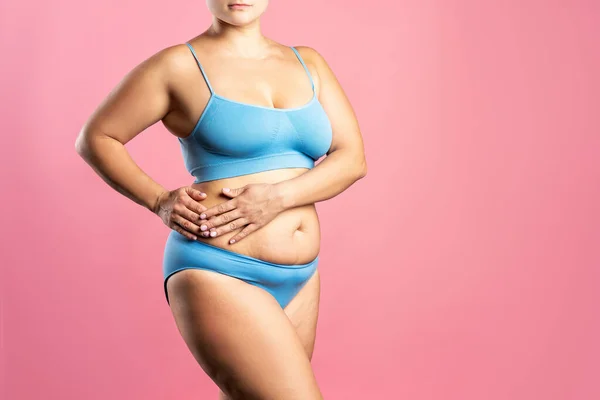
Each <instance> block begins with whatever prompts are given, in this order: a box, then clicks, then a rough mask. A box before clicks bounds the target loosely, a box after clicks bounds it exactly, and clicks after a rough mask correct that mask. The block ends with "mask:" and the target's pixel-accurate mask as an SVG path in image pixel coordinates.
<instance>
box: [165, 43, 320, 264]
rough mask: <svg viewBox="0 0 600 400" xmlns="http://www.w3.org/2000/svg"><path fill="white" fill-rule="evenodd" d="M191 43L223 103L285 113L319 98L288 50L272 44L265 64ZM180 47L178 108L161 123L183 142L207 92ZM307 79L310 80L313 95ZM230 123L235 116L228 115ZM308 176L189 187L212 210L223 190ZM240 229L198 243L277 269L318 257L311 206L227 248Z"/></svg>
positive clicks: (295, 171) (280, 172)
mask: <svg viewBox="0 0 600 400" xmlns="http://www.w3.org/2000/svg"><path fill="white" fill-rule="evenodd" d="M201 36H202V35H201ZM189 43H190V44H191V45H193V47H194V48H195V49H196V54H197V56H198V57H199V59H200V60H201V64H202V66H203V69H204V72H205V74H206V75H207V77H208V79H209V82H210V86H211V88H210V89H212V90H213V93H215V94H218V96H219V97H221V98H223V99H231V100H232V101H235V102H239V103H245V104H248V105H258V106H261V107H269V108H270V107H274V108H278V109H283V112H285V109H294V108H299V107H302V106H304V105H305V104H308V103H309V102H310V99H311V98H312V97H313V94H314V95H315V96H316V93H318V77H317V76H316V73H315V71H314V69H313V68H312V66H311V65H310V63H307V62H306V61H307V60H306V59H304V62H305V63H306V66H307V68H308V69H309V70H311V76H310V77H307V76H306V71H305V70H304V69H303V67H302V65H301V64H300V63H299V61H298V59H297V58H296V56H295V55H294V54H293V53H292V54H290V52H289V50H288V48H286V46H282V45H278V44H276V43H274V42H272V43H271V45H270V46H269V52H268V53H269V54H268V56H267V57H265V58H264V59H255V58H253V57H251V56H250V58H243V59H239V58H238V57H237V56H235V55H232V54H230V53H229V52H228V51H227V50H225V48H224V47H223V46H221V45H220V44H219V43H218V42H215V41H214V40H212V39H211V38H206V37H198V38H196V39H194V40H191V41H189ZM182 47H183V48H182ZM182 47H179V46H178V47H177V49H176V51H175V50H174V52H173V53H174V56H175V57H177V58H178V65H180V68H181V70H179V71H177V72H178V74H177V78H176V79H175V88H174V94H175V96H174V98H175V99H176V104H177V105H176V107H174V109H173V111H172V112H171V113H169V114H168V115H167V116H166V117H165V118H164V119H163V123H164V125H165V126H166V127H167V129H168V130H169V131H171V133H173V134H174V135H175V136H177V137H179V138H180V139H183V140H186V138H188V137H189V136H190V132H192V130H193V129H194V127H195V125H196V123H197V121H198V120H199V117H200V116H201V115H203V112H204V111H205V108H206V106H207V104H208V103H209V100H210V99H211V91H210V89H209V87H208V86H207V84H206V82H205V80H204V78H203V76H202V74H201V73H200V71H199V70H198V66H197V65H196V63H195V61H194V59H193V58H192V56H191V54H189V51H188V50H187V49H186V48H185V46H182ZM186 52H188V53H187V54H186ZM310 78H312V80H313V81H314V87H315V92H314V93H313V90H312V89H311V81H310ZM269 103H271V104H269ZM257 111H258V110H257ZM265 113H266V114H265V115H268V110H265ZM232 118H235V116H234V115H232ZM307 171H308V169H306V168H281V169H273V170H268V171H260V172H256V173H249V174H244V175H239V176H233V177H225V178H222V179H214V180H209V181H205V182H199V183H194V184H193V185H192V186H193V187H194V188H196V189H198V190H201V191H202V192H205V193H206V194H207V198H206V200H204V201H202V204H203V205H204V206H205V207H207V208H210V207H212V206H214V205H216V204H219V203H221V202H224V201H228V200H229V198H227V197H226V196H224V195H222V194H221V189H222V188H224V187H229V188H239V187H242V186H244V185H246V184H250V183H277V182H281V181H284V180H288V179H292V178H294V177H296V176H299V175H301V174H303V173H306V172H307ZM241 229H243V227H241V228H238V229H236V230H234V231H231V232H227V233H225V234H222V235H220V236H218V237H215V238H204V237H201V236H199V237H198V240H199V241H202V242H206V243H209V244H211V245H214V246H218V247H222V248H225V249H227V250H230V251H234V252H237V253H242V254H246V255H249V256H252V257H255V258H259V259H263V260H267V261H270V262H275V263H281V264H299V263H306V262H309V261H311V260H313V259H314V258H315V257H316V256H317V255H318V253H319V249H320V226H319V219H318V216H317V212H316V208H315V206H314V204H310V205H305V206H301V207H295V208H292V209H289V210H286V211H284V212H282V213H280V214H279V215H277V216H276V217H275V218H274V219H273V220H272V221H271V222H270V223H268V224H267V225H265V226H263V227H261V228H260V229H258V230H256V231H254V232H252V233H251V234H250V235H248V236H247V237H245V238H244V239H243V240H241V241H239V242H237V243H235V244H233V245H231V244H229V243H228V241H229V239H230V238H231V237H233V236H234V235H235V234H236V233H238V232H239V231H240V230H241Z"/></svg>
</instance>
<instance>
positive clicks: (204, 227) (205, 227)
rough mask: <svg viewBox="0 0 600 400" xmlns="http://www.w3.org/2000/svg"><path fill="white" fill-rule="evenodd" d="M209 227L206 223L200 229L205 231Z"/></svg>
mask: <svg viewBox="0 0 600 400" xmlns="http://www.w3.org/2000/svg"><path fill="white" fill-rule="evenodd" d="M207 229H208V226H206V225H200V230H201V231H205V230H207Z"/></svg>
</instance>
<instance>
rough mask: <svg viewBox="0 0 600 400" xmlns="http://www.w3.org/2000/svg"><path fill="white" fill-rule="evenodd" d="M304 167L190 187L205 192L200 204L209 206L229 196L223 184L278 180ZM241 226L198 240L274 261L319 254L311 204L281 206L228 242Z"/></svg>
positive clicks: (299, 260)
mask: <svg viewBox="0 0 600 400" xmlns="http://www.w3.org/2000/svg"><path fill="white" fill-rule="evenodd" d="M306 171H308V170H307V169H306V168H285V169H278V170H272V171H264V172H259V173H255V174H249V175H241V176H236V177H233V178H226V179H218V180H214V181H207V182H201V183H195V184H193V185H192V187H194V188H195V189H198V190H200V191H202V192H204V193H206V194H207V197H206V200H203V201H202V202H201V204H202V205H203V206H205V207H206V208H211V207H212V206H214V205H217V204H219V203H222V202H224V201H228V200H230V199H229V198H228V197H226V196H224V195H223V194H221V193H222V192H221V190H222V188H224V187H228V188H238V187H242V186H244V185H247V184H250V183H278V182H281V181H284V180H288V179H292V178H294V177H296V176H299V175H302V174H303V173H305V172H306ZM243 228H244V227H240V228H238V229H236V230H233V231H231V232H227V233H225V234H222V235H220V236H217V237H214V238H212V237H208V238H205V237H201V236H198V241H199V242H206V243H208V244H211V245H213V246H217V247H221V248H223V249H226V250H229V251H233V252H236V253H240V254H245V255H248V256H250V257H254V258H258V259H261V260H265V261H269V262H273V263H278V264H305V263H308V262H310V261H312V260H314V259H315V257H316V256H317V255H318V254H319V249H320V242H321V232H320V226H319V218H318V216H317V210H316V208H315V205H314V204H309V205H305V206H300V207H295V208H292V209H289V210H285V211H283V212H282V213H280V214H279V215H277V216H276V217H275V218H274V219H273V220H272V221H271V222H269V223H268V224H267V225H265V226H263V227H262V228H259V229H257V230H255V231H254V232H251V233H250V234H249V235H248V236H246V237H245V238H244V239H242V240H240V241H239V242H236V243H234V244H229V239H230V238H232V237H233V236H235V234H237V233H238V232H240V231H241V230H242V229H243Z"/></svg>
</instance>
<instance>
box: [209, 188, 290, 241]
mask: <svg viewBox="0 0 600 400" xmlns="http://www.w3.org/2000/svg"><path fill="white" fill-rule="evenodd" d="M222 193H223V194H224V195H225V196H227V197H230V198H231V200H227V201H224V202H223V203H220V204H217V205H215V206H213V207H211V208H208V209H207V210H205V211H204V212H203V213H202V214H201V215H200V218H201V220H200V229H201V230H202V231H203V233H201V235H202V236H203V237H217V236H220V235H222V234H224V233H227V232H231V231H233V230H235V229H238V228H241V227H244V226H245V228H244V229H242V230H241V231H240V232H238V234H237V235H235V236H234V237H232V238H231V239H230V240H229V243H230V244H233V243H236V242H239V241H240V240H242V239H243V238H245V237H246V236H248V234H250V233H252V232H254V231H255V230H257V229H259V228H261V227H263V226H265V225H266V224H268V223H269V222H270V221H271V220H273V218H275V217H276V216H277V215H278V214H279V213H280V212H282V211H283V210H284V207H283V204H282V201H281V199H280V197H279V196H278V195H277V191H276V189H275V187H274V185H273V184H270V183H251V184H248V185H246V186H243V187H241V188H237V189H228V188H223V189H222ZM204 227H206V228H204ZM206 232H209V235H210V236H209V235H208V234H207V233H206Z"/></svg>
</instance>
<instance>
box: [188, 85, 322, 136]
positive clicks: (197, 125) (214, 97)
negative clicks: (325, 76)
mask: <svg viewBox="0 0 600 400" xmlns="http://www.w3.org/2000/svg"><path fill="white" fill-rule="evenodd" d="M215 99H219V100H221V101H224V102H226V103H232V104H238V105H241V106H244V107H251V108H256V109H259V110H269V111H275V112H291V111H300V110H304V109H306V108H309V107H310V106H312V105H313V103H320V102H319V99H318V98H317V93H316V92H315V91H313V96H312V98H311V99H310V100H309V101H308V103H306V104H303V105H301V106H298V107H292V108H275V107H268V106H261V105H259V104H250V103H244V102H241V101H237V100H233V99H228V98H227V97H223V96H221V95H219V94H216V93H214V92H213V93H211V95H210V97H209V98H208V102H207V103H206V106H204V110H203V111H202V113H201V114H200V117H198V120H197V121H196V124H195V125H194V129H192V131H191V132H190V133H189V134H188V135H187V136H185V137H178V138H177V140H178V141H180V142H184V141H188V140H189V139H191V138H193V137H194V136H195V135H196V131H197V130H198V128H200V125H201V124H202V121H203V120H204V117H205V116H206V114H207V112H208V109H209V108H210V106H211V105H212V103H213V102H214V101H215Z"/></svg>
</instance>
